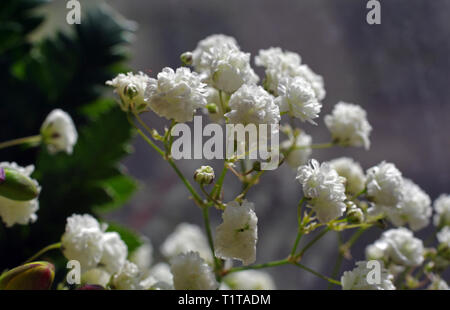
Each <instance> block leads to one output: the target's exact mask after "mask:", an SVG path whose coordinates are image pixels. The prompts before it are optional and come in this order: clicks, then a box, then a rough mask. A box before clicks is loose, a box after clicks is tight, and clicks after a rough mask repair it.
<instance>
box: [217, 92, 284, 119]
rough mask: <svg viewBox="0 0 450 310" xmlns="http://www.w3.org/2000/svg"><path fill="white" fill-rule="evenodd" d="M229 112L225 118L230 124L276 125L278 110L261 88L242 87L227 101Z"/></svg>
mask: <svg viewBox="0 0 450 310" xmlns="http://www.w3.org/2000/svg"><path fill="white" fill-rule="evenodd" d="M228 104H229V107H230V109H231V111H230V112H228V113H226V114H225V116H226V117H228V118H229V123H231V124H243V125H247V124H255V125H258V124H278V122H279V121H280V110H279V108H278V106H277V105H276V104H275V102H274V100H273V96H271V95H270V94H269V93H268V92H266V91H265V90H264V89H263V88H262V87H261V86H256V85H245V84H244V85H242V86H241V88H239V89H238V90H237V91H236V92H235V93H234V94H233V95H231V98H230V101H229V103H228Z"/></svg>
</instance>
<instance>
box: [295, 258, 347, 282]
mask: <svg viewBox="0 0 450 310" xmlns="http://www.w3.org/2000/svg"><path fill="white" fill-rule="evenodd" d="M293 264H294V265H295V266H297V267H300V268H302V269H303V270H306V271H308V272H310V273H312V274H313V275H315V276H317V277H319V278H321V279H323V280H325V281H328V282H330V283H331V284H335V285H339V286H340V285H341V282H339V281H337V280H334V279H332V278H329V277H327V276H324V275H323V274H321V273H319V272H317V271H315V270H312V269H311V268H309V267H306V266H305V265H302V264H300V263H297V262H294V263H293Z"/></svg>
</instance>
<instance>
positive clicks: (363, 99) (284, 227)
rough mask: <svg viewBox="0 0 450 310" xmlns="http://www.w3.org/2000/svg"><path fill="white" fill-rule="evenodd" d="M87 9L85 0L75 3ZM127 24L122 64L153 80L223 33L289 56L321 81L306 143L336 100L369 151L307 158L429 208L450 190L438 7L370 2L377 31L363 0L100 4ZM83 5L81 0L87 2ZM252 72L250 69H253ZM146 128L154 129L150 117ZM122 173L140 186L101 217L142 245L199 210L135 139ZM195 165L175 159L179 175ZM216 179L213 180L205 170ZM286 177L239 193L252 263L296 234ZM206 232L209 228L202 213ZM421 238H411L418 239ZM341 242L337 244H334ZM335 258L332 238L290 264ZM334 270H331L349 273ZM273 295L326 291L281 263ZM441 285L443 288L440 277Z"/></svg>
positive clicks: (324, 268)
mask: <svg viewBox="0 0 450 310" xmlns="http://www.w3.org/2000/svg"><path fill="white" fill-rule="evenodd" d="M81 2H82V5H83V6H88V3H87V2H86V1H81ZM107 2H108V3H109V4H110V5H111V6H112V7H113V8H114V9H116V10H117V11H118V12H119V13H120V14H121V15H122V16H124V17H125V18H127V19H130V20H134V21H136V22H137V24H138V30H137V32H136V36H135V39H134V43H133V45H132V47H131V49H132V54H131V60H130V66H131V67H132V68H133V69H134V70H142V71H145V72H147V73H148V72H150V71H149V70H151V73H150V74H151V75H156V73H157V72H159V71H160V70H161V68H163V67H165V66H169V67H173V68H175V67H178V66H179V65H180V63H179V55H180V54H181V53H182V52H184V51H186V50H192V49H194V48H195V46H196V43H197V42H198V41H199V40H201V39H202V38H204V37H206V36H208V35H210V34H214V33H224V34H227V35H231V36H234V37H235V38H236V39H237V40H238V42H239V44H240V46H241V48H242V49H243V50H244V51H247V52H250V53H251V54H252V56H254V55H255V54H257V52H258V50H259V49H261V48H268V47H270V46H280V47H282V48H284V49H287V50H291V51H295V52H298V53H299V54H300V55H301V56H302V60H303V62H304V63H306V64H308V65H310V66H311V67H312V69H313V70H314V71H316V72H317V73H319V74H321V75H322V76H323V77H324V79H325V87H326V90H327V97H326V99H325V100H324V107H323V110H322V113H321V117H320V119H319V121H318V123H319V126H317V127H314V126H309V125H305V126H304V129H305V130H306V131H307V132H308V133H310V134H311V135H312V136H313V139H314V141H315V142H326V141H328V140H329V134H328V132H327V130H326V128H325V127H324V125H323V116H324V115H325V114H327V113H329V112H330V111H331V110H332V107H333V105H334V104H335V103H336V102H338V101H339V100H344V101H347V102H353V103H356V104H359V105H361V106H362V107H364V108H365V109H366V110H367V112H368V118H369V121H370V123H371V124H372V126H373V128H374V130H373V133H372V135H371V142H372V146H371V148H370V151H368V152H366V151H365V150H363V149H341V148H338V149H332V150H317V151H314V152H313V157H314V158H317V159H318V160H320V161H322V160H328V159H332V158H335V157H338V156H343V155H346V156H351V157H354V158H355V159H357V160H358V161H360V162H361V164H362V166H363V167H364V168H365V169H366V168H369V167H370V166H373V165H375V164H377V163H379V162H380V161H382V160H387V161H391V162H394V163H395V164H396V165H397V167H398V168H399V169H400V170H401V171H402V172H403V174H404V175H405V176H406V177H409V178H411V179H413V180H414V181H415V182H416V183H418V184H419V185H420V186H421V187H422V188H423V189H424V190H426V191H427V193H429V195H430V196H431V198H432V199H435V198H436V197H437V196H438V195H439V194H440V193H442V192H450V189H449V182H450V175H449V165H448V159H449V157H450V141H449V133H450V123H449V120H450V117H449V116H450V105H449V102H448V101H449V99H448V97H449V80H448V75H449V69H450V63H449V59H450V58H449V53H450V44H449V42H450V40H449V38H450V37H449V35H450V29H449V27H448V22H447V21H448V16H449V13H450V1H448V0H433V1H429V0H390V1H381V3H382V22H381V25H376V26H373V25H372V26H370V25H368V24H367V23H366V12H367V10H366V8H365V5H366V3H367V1H365V0H352V1H350V0H341V1H336V0H327V1H325V0H301V1H300V0H297V1H293V0H291V1H289V0H228V1H219V0H189V1H188V0H164V1H137V0H127V1H123V0H122V1H119V0H115V1H107ZM91 3H92V1H89V5H91ZM64 5H65V3H64V1H60V2H58V3H55V4H53V7H52V8H53V10H52V12H53V13H52V20H51V21H50V23H49V27H50V26H51V25H52V23H61V20H62V18H63V17H64V14H63V13H61V11H62V10H64ZM255 69H256V71H257V72H258V73H259V74H262V70H261V69H260V68H256V67H255ZM145 118H146V120H147V121H148V122H149V123H150V124H154V126H155V127H158V128H162V126H163V125H164V124H165V123H166V122H164V121H163V120H160V119H158V118H156V117H155V116H154V115H153V114H152V113H148V114H147V115H145ZM134 146H135V152H134V153H133V155H130V156H129V157H128V158H127V159H126V160H124V164H125V165H126V167H128V169H129V172H130V173H131V174H132V175H133V176H135V177H136V178H138V179H139V180H140V181H141V182H142V189H141V191H140V192H139V193H138V194H137V195H136V196H135V198H134V199H133V200H132V201H131V202H130V203H129V204H127V206H126V207H125V208H123V209H121V210H120V211H117V212H114V213H113V214H111V218H114V219H117V220H119V221H121V222H122V223H125V224H127V225H129V226H132V227H134V228H135V229H136V230H138V231H139V232H141V233H142V234H144V235H146V236H148V237H149V238H150V239H151V240H152V242H153V244H154V246H155V247H156V248H157V247H158V246H159V245H160V244H161V242H162V241H163V240H164V237H165V236H166V235H167V234H169V233H170V232H171V231H172V230H173V228H174V227H175V226H176V225H177V224H178V223H179V222H182V221H187V222H191V223H199V224H201V221H200V219H201V216H200V211H199V210H197V209H196V208H197V207H196V206H195V205H194V204H193V203H192V202H191V201H188V200H187V199H186V197H187V195H188V193H187V191H186V190H185V188H184V187H183V185H182V184H181V182H180V181H179V180H178V179H177V177H176V175H175V173H174V172H173V171H172V170H170V168H169V167H168V166H167V165H166V164H165V163H164V162H163V160H162V159H161V158H159V157H158V156H157V154H156V153H155V152H153V151H152V150H151V149H150V148H149V147H147V145H146V144H145V143H144V142H143V141H142V140H140V139H138V138H136V139H135V141H134ZM201 164H212V165H213V166H214V167H217V169H216V171H217V170H219V169H220V168H219V164H220V163H218V162H217V163H216V162H213V163H210V162H207V161H181V162H180V165H181V167H182V170H183V172H185V174H186V175H188V176H190V175H192V173H193V171H194V170H195V169H196V168H197V167H198V166H199V165H201ZM217 172H218V171H217ZM294 178H295V172H294V171H292V170H291V169H289V168H288V167H282V168H280V169H279V170H277V171H275V172H269V173H267V175H266V176H265V177H264V179H263V181H262V182H261V184H260V185H259V186H258V187H255V188H254V189H252V190H251V191H250V193H249V199H250V200H251V201H254V202H255V203H256V212H257V214H258V217H259V237H260V239H259V242H258V255H257V262H258V263H261V262H266V261H269V260H275V259H281V258H284V257H285V256H286V254H287V253H288V252H289V250H290V247H291V245H292V243H293V241H294V238H295V233H296V218H295V212H296V210H295V208H296V204H297V202H298V200H299V198H300V197H301V189H300V186H299V184H298V183H297V182H296V181H295V180H294ZM235 181H236V179H235V178H234V177H233V176H232V175H231V174H229V175H228V177H227V180H226V184H227V185H226V188H227V193H226V197H227V199H232V198H233V197H234V196H233V195H235V194H237V193H238V192H239V187H238V185H237V184H236V182H235ZM213 222H214V225H215V224H217V223H219V218H218V214H214V215H213ZM380 233H381V230H378V229H372V231H371V232H369V233H367V234H366V235H365V236H364V237H363V238H362V239H361V240H360V242H358V243H357V244H356V247H355V249H354V251H353V252H352V253H353V257H354V258H355V259H357V260H360V259H363V258H364V254H363V253H364V245H365V244H367V243H369V242H371V241H372V240H374V239H375V238H377V237H378V236H379V235H380ZM428 233H429V232H428V231H427V230H423V231H421V232H419V236H427V235H428ZM346 236H348V235H346ZM335 255H336V236H335V235H334V234H332V233H331V234H329V235H328V236H326V237H325V238H324V239H323V240H322V241H321V242H320V243H318V244H316V245H315V247H314V249H313V250H311V251H310V252H308V254H307V255H306V256H305V258H304V260H303V261H302V262H303V263H305V264H306V265H308V266H310V267H312V268H315V269H317V270H320V271H321V272H323V273H325V274H328V275H330V274H331V270H332V268H333V264H334V256H335ZM352 266H353V261H349V262H346V263H345V264H344V268H343V270H346V269H350V268H352ZM268 271H269V272H271V273H272V274H273V276H274V277H275V280H276V283H277V287H278V288H281V289H294V288H302V289H312V288H325V287H326V285H327V284H326V283H324V281H323V280H320V279H317V278H315V277H314V276H311V275H310V274H308V273H305V272H304V271H302V270H300V269H296V268H294V267H291V266H286V267H278V268H277V269H272V270H268ZM447 280H448V279H447Z"/></svg>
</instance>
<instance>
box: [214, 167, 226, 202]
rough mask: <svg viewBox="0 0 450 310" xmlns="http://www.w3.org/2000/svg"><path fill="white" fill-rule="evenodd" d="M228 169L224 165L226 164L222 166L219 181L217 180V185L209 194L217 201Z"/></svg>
mask: <svg viewBox="0 0 450 310" xmlns="http://www.w3.org/2000/svg"><path fill="white" fill-rule="evenodd" d="M227 171H228V168H227V165H226V162H224V164H223V169H222V173H221V174H220V177H219V179H218V180H217V183H216V184H215V185H214V188H213V190H212V192H211V197H214V198H215V199H217V197H219V196H220V192H221V191H222V186H223V181H224V180H225V175H226V174H227Z"/></svg>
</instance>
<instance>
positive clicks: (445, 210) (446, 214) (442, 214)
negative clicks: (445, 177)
mask: <svg viewBox="0 0 450 310" xmlns="http://www.w3.org/2000/svg"><path fill="white" fill-rule="evenodd" d="M433 207H434V210H435V212H436V214H435V215H434V218H433V221H434V225H436V226H444V225H450V195H448V194H442V195H440V196H439V197H438V198H437V199H436V200H435V201H434V204H433Z"/></svg>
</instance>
